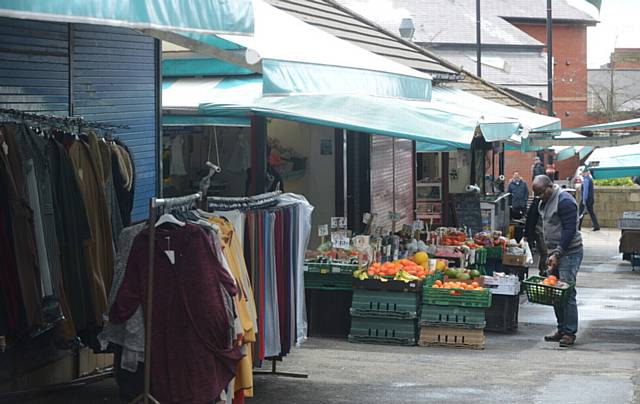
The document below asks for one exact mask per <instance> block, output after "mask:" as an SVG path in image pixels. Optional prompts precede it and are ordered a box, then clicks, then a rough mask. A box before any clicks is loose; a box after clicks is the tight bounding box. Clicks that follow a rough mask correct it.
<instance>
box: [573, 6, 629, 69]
mask: <svg viewBox="0 0 640 404" xmlns="http://www.w3.org/2000/svg"><path fill="white" fill-rule="evenodd" d="M575 1H576V0H573V2H575ZM597 18H598V20H599V21H600V23H599V24H598V25H596V26H595V27H590V28H588V29H587V66H588V67H589V68H597V67H600V66H601V65H603V64H605V63H607V62H608V61H609V56H610V54H611V52H612V51H613V48H615V47H618V48H640V23H639V22H638V19H639V18H640V0H602V7H601V8H600V15H599V17H597Z"/></svg>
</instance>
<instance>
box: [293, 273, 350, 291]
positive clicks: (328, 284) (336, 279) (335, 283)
mask: <svg viewBox="0 0 640 404" xmlns="http://www.w3.org/2000/svg"><path fill="white" fill-rule="evenodd" d="M352 279H353V276H351V274H332V273H327V274H323V273H318V272H307V273H305V274H304V287H305V289H320V290H351V282H352Z"/></svg>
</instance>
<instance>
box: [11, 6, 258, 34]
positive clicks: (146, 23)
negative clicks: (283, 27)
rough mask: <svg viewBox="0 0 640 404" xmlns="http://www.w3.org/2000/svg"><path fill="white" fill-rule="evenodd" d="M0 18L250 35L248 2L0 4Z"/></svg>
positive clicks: (252, 18)
mask: <svg viewBox="0 0 640 404" xmlns="http://www.w3.org/2000/svg"><path fill="white" fill-rule="evenodd" d="M0 16H3V17H10V18H22V19H30V20H44V21H54V22H67V23H84V24H97V25H109V26H118V27H127V28H134V29H159V30H165V31H169V30H171V31H191V32H201V33H208V34H239V35H246V34H251V33H253V31H254V12H253V4H252V0H233V1H226V0H207V1H204V0H203V1H185V0H136V1H132V0H129V1H121V0H0Z"/></svg>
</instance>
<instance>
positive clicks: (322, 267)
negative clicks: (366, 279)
mask: <svg viewBox="0 0 640 404" xmlns="http://www.w3.org/2000/svg"><path fill="white" fill-rule="evenodd" d="M304 266H305V272H311V273H320V274H323V275H326V274H349V275H352V274H353V272H354V271H357V270H358V269H359V267H358V265H357V264H342V263H337V262H330V263H320V262H305V264H304Z"/></svg>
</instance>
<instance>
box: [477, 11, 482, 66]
mask: <svg viewBox="0 0 640 404" xmlns="http://www.w3.org/2000/svg"><path fill="white" fill-rule="evenodd" d="M476 69H477V74H478V77H482V39H481V37H480V0H476Z"/></svg>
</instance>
